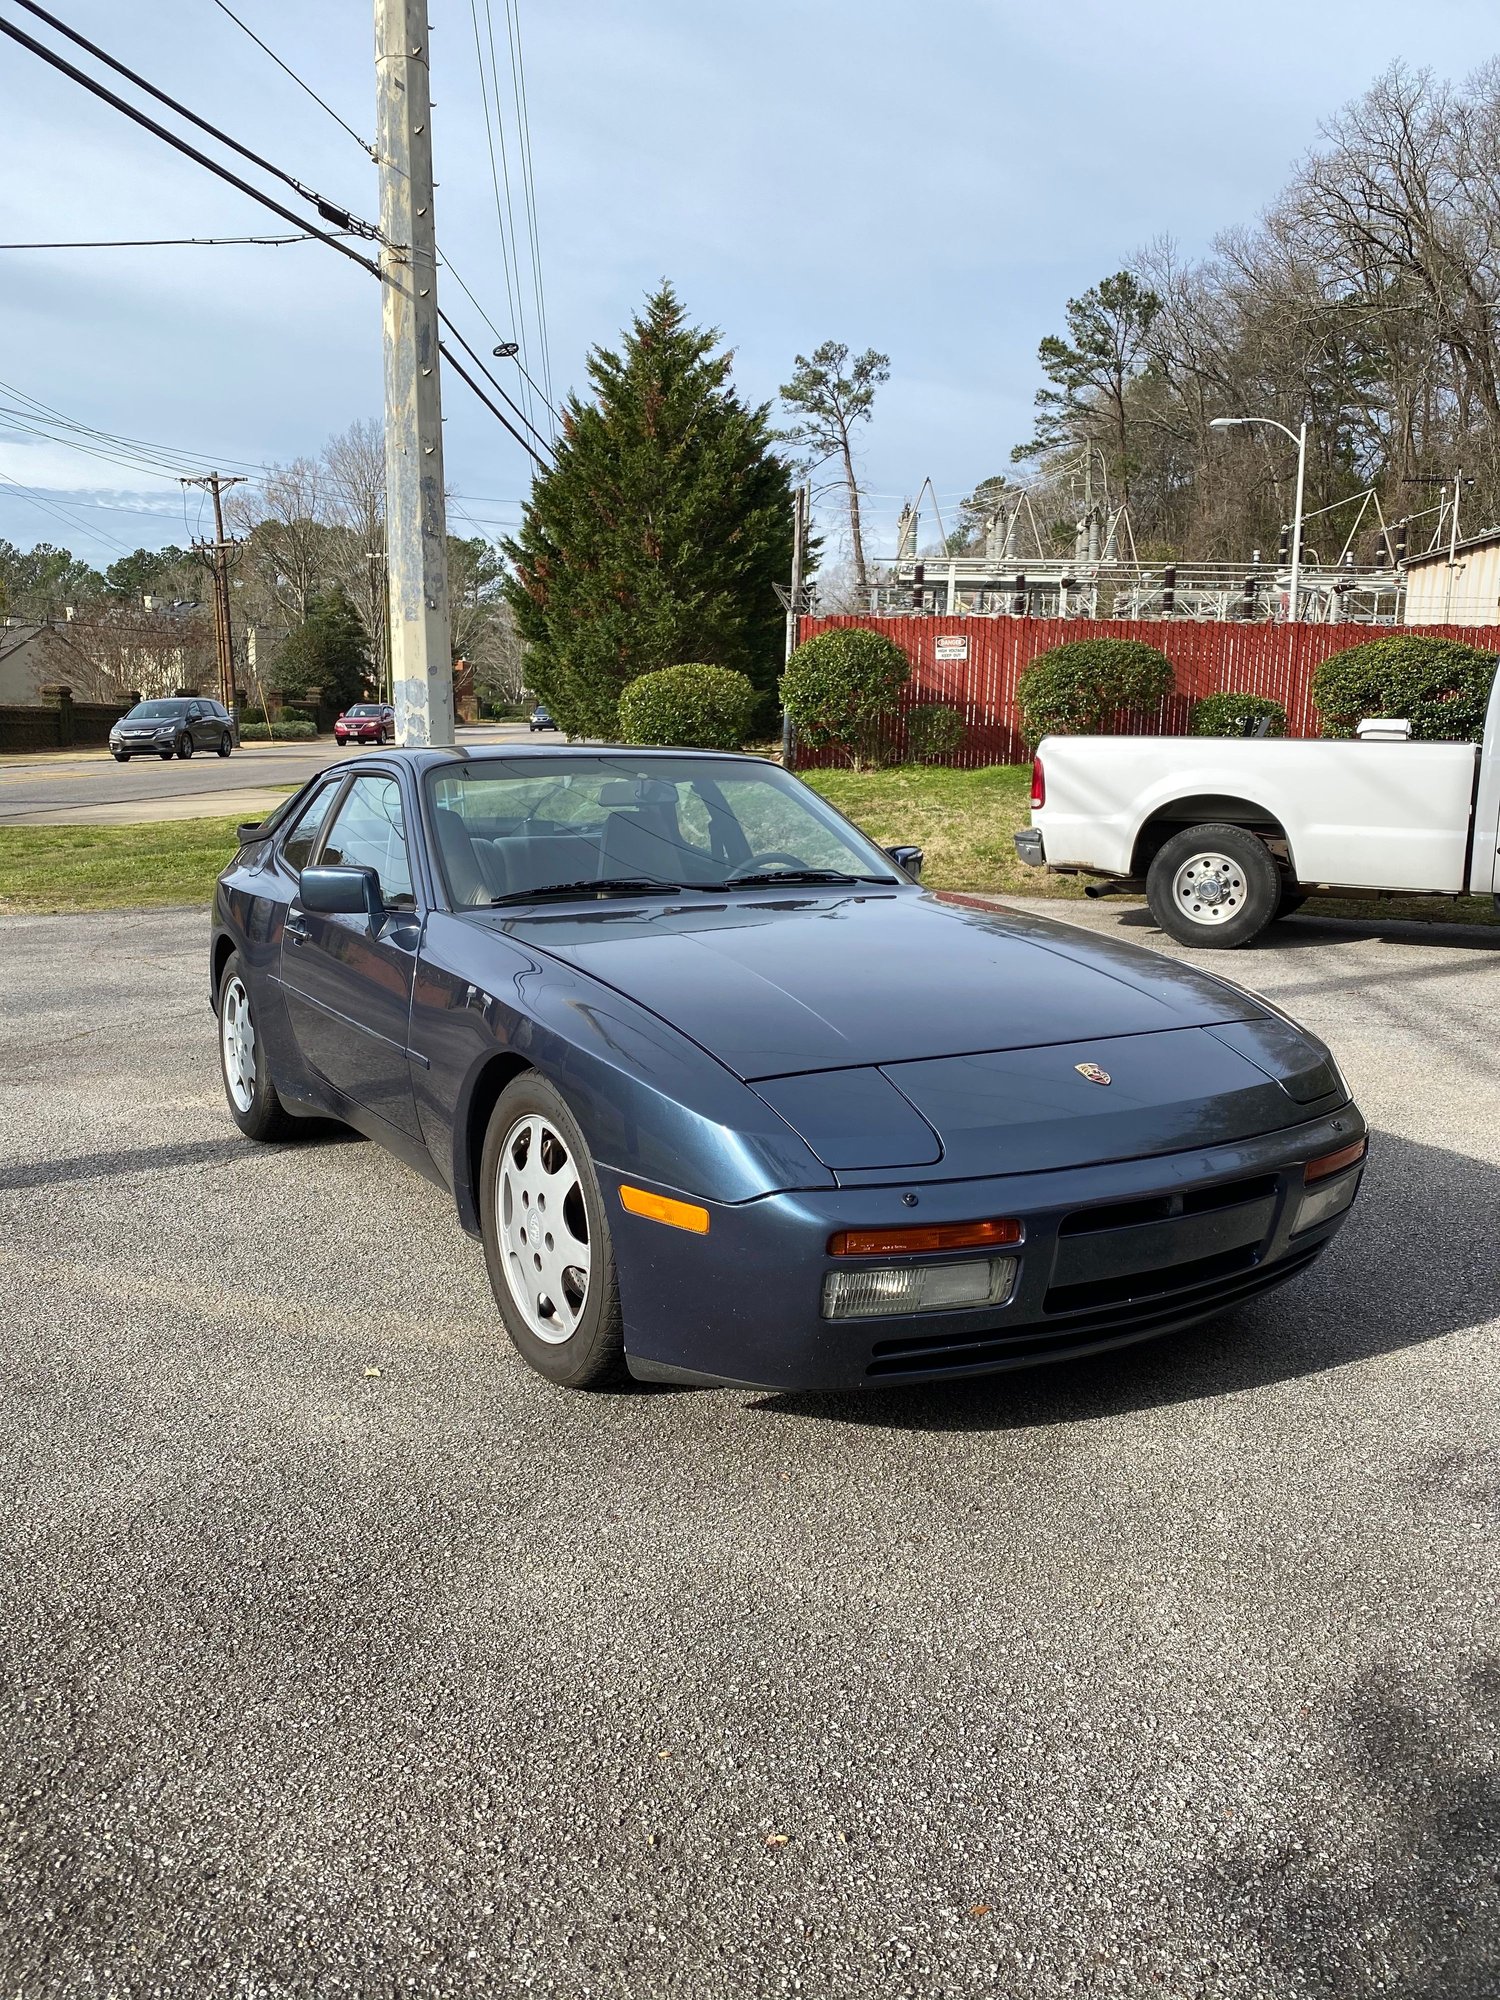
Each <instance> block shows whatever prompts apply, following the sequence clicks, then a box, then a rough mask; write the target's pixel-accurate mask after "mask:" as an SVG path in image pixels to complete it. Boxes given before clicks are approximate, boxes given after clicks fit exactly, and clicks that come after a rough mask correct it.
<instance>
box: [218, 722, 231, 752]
mask: <svg viewBox="0 0 1500 2000" xmlns="http://www.w3.org/2000/svg"><path fill="white" fill-rule="evenodd" d="M233 748H234V738H233V737H232V736H231V735H230V733H229V731H228V730H227V729H226V730H225V731H224V734H223V735H222V736H221V737H220V738H219V755H220V756H221V757H227V756H228V755H229V753H230V751H231V750H233Z"/></svg>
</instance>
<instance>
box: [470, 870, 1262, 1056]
mask: <svg viewBox="0 0 1500 2000" xmlns="http://www.w3.org/2000/svg"><path fill="white" fill-rule="evenodd" d="M491 921H493V922H497V923H503V924H504V926H505V928H506V929H507V930H508V931H510V932H511V933H512V934H513V935H516V936H518V937H521V938H524V939H526V940H527V941H528V942H529V943H531V944H533V945H535V946H536V947H537V948H538V949H540V950H542V951H545V952H547V953H549V954H550V955H552V956H553V957H556V958H560V959H563V960H565V961H566V962H567V963H569V964H571V965H574V966H576V967H578V968H579V970H581V971H583V972H586V973H588V974H589V975H590V976H591V977H592V978H594V979H597V980H600V981H602V982H603V984H605V985H607V986H611V987H613V988H614V989H615V990H616V991H617V992H620V993H624V994H627V995H628V996H629V997H630V998H631V999H632V1000H635V1001H637V1002H638V1003H639V1004H640V1005H641V1006H643V1007H647V1008H649V1009H650V1010H651V1012H652V1013H654V1014H658V1015H660V1016H661V1018H662V1019H663V1020H666V1021H669V1022H670V1023H671V1024H672V1025H673V1026H674V1027H676V1028H677V1029H679V1030H680V1031H681V1032H682V1033H683V1034H685V1035H688V1036H690V1037H691V1038H692V1040H693V1041H695V1042H697V1043H698V1044H699V1045H700V1047H702V1048H705V1049H707V1050H708V1051H709V1052H710V1053H711V1054H713V1055H714V1056H716V1057H717V1058H718V1059H719V1060H720V1061H721V1062H722V1063H724V1064H725V1065H726V1066H727V1067H728V1068H730V1069H732V1070H733V1071H734V1072H735V1074H736V1075H738V1076H740V1077H742V1078H744V1079H745V1080H746V1081H753V1080H755V1079H757V1078H761V1077H773V1076H789V1075H794V1074H802V1073H806V1072H809V1071H817V1070H831V1069H854V1068H859V1067H862V1066H865V1065H869V1064H877V1063H890V1062H912V1061H917V1060H921V1059H933V1058H937V1057H943V1056H956V1055H968V1054H973V1053H977V1052H984V1051H996V1050H1012V1049H1025V1048H1036V1047H1040V1046H1042V1045H1044V1044H1048V1043H1061V1042H1075V1041H1082V1040H1086V1039H1088V1038H1090V1037H1096V1036H1106V1035H1110V1036H1113V1035H1134V1034H1149V1033H1152V1032H1155V1031H1160V1030H1166V1029H1175V1028H1188V1027H1206V1026H1210V1025H1212V1024H1213V1023H1216V1022H1226V1021H1246V1020H1257V1019H1263V1018H1266V1017H1267V1016H1268V1010H1267V1009H1266V1008H1265V1007H1263V1006H1262V1005H1261V1003H1260V1002H1259V1001H1257V1000H1255V999H1252V998H1251V996H1250V995H1249V994H1246V993H1242V992H1240V991H1239V990H1238V989H1237V988H1235V987H1232V986H1230V985H1228V984H1227V983H1226V982H1224V981H1222V980H1219V979H1214V978H1210V977H1208V976H1207V975H1205V974H1203V973H1200V972H1196V971H1194V970H1193V969H1192V968H1191V967H1188V966H1184V965H1182V964H1180V963H1178V962H1177V961H1175V960H1171V959H1166V958H1162V957H1159V956H1158V955H1157V954H1156V953H1154V952H1147V951H1145V950H1142V949H1141V948H1139V947H1137V946H1130V945H1120V944H1117V943H1115V942H1113V941H1112V940H1109V939H1104V938H1097V937H1094V936H1092V935H1091V934H1090V933H1088V932H1085V931H1082V930H1076V929H1074V928H1072V927H1071V926H1068V925H1064V924H1056V923H1050V922H1048V921H1047V920H1046V919H1044V918H1038V917H1031V916H1026V915H1022V914H1020V913H1018V912H1013V911H1010V910H999V909H997V910H994V911H990V910H980V909H976V908H972V907H968V906H960V905H956V904H950V903H944V902H941V901H939V900H938V898H937V897H935V896H932V895H917V894H913V893H911V892H892V893H887V894H880V893H878V892H877V893H873V894H859V895H849V896H832V895H829V894H828V893H827V892H826V891H825V892H822V893H819V894H815V895H795V896H794V895H791V894H788V895H787V896H786V897H777V898H776V899H775V900H770V899H768V898H766V897H763V896H754V897H751V896H746V897H743V898H734V897H732V898H729V899H728V900H726V901H725V902H723V903H712V904H706V905H703V906H700V907H692V906H689V907H686V908H683V907H680V906H673V907H669V908H664V909H656V910H653V909H645V910H642V909H640V908H637V907H629V908H621V907H620V906H619V905H614V904H600V905H597V906H596V908H595V909H594V910H591V911H589V912H588V913H586V914H582V913H579V912H576V911H575V912H571V913H567V914H563V913H559V914H557V915H556V916H552V915H545V916H544V915H541V914H533V913H532V912H530V911H528V912H526V913H525V914H524V915H519V914H516V913H512V912H506V913H505V914H504V915H503V916H502V914H501V912H499V911H496V912H495V914H494V917H493V918H492V919H491Z"/></svg>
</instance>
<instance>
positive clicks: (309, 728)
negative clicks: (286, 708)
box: [240, 715, 318, 743]
mask: <svg viewBox="0 0 1500 2000" xmlns="http://www.w3.org/2000/svg"><path fill="white" fill-rule="evenodd" d="M317 733H318V732H317V728H316V726H315V725H314V724H313V723H311V722H308V721H307V720H306V719H305V718H304V717H302V716H300V715H297V716H283V717H281V718H280V719H279V720H278V721H277V723H276V726H275V728H274V729H272V728H268V727H267V725H266V724H265V723H264V722H242V723H241V724H240V741H241V743H311V742H312V741H313V740H314V738H315V737H316V736H317Z"/></svg>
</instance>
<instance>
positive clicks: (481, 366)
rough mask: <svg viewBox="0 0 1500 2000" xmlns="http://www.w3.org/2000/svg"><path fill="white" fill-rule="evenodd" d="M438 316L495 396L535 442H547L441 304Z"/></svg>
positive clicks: (543, 443) (542, 443)
mask: <svg viewBox="0 0 1500 2000" xmlns="http://www.w3.org/2000/svg"><path fill="white" fill-rule="evenodd" d="M438 318H439V319H440V320H441V321H442V322H443V325H444V326H445V327H447V329H448V331H449V332H450V333H451V334H452V335H453V338H454V339H455V340H456V341H457V342H458V344H459V346H460V347H461V348H462V349H463V350H464V352H465V354H467V355H468V357H469V359H470V360H471V361H472V362H473V363H474V365H475V367H477V368H478V370H479V372H480V373H481V374H482V375H483V376H484V378H485V380H486V381H487V382H488V383H489V384H490V386H491V388H492V389H493V390H494V391H495V394H496V395H497V396H500V397H502V398H503V399H504V401H505V402H507V403H509V404H510V407H511V408H512V409H513V410H514V411H515V413H516V415H517V416H518V417H519V418H520V419H521V422H522V423H523V424H525V426H526V428H527V429H528V430H529V431H530V432H531V434H532V436H533V437H534V438H535V439H536V441H537V443H538V444H540V445H543V446H545V445H546V443H547V440H546V438H545V437H544V436H543V435H542V433H541V432H540V431H539V430H538V429H537V427H536V425H535V424H534V423H533V422H532V421H531V419H530V417H528V416H527V415H526V413H525V411H524V410H522V409H521V408H520V407H519V406H518V405H517V404H516V403H515V402H514V401H512V399H511V398H510V397H509V396H508V395H506V392H505V391H504V389H502V388H501V386H500V384H499V383H498V382H497V381H496V380H495V378H494V375H493V374H492V373H491V372H490V369H489V368H488V366H487V365H486V364H485V362H484V361H482V360H481V359H480V357H479V355H477V354H476V353H475V352H474V350H473V348H472V347H470V345H469V343H468V341H467V340H465V339H464V337H463V335H462V334H461V333H460V332H459V330H458V328H457V327H456V326H455V325H454V324H453V322H452V320H451V319H449V317H448V315H447V314H446V313H445V312H444V311H443V309H442V307H441V306H439V307H438Z"/></svg>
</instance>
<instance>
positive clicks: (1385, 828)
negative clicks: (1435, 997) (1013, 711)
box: [1015, 677, 1500, 949]
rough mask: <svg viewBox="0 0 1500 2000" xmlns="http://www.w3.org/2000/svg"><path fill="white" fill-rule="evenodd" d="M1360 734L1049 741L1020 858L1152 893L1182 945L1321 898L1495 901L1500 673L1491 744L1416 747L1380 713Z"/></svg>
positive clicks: (1241, 930) (1226, 941) (1228, 937)
mask: <svg viewBox="0 0 1500 2000" xmlns="http://www.w3.org/2000/svg"><path fill="white" fill-rule="evenodd" d="M1359 727H1360V740H1358V741H1355V742H1344V743H1325V742H1293V741H1289V740H1286V739H1283V738H1261V739H1258V740H1257V739H1242V738H1234V737H1229V738H1221V737H1208V736H1188V737H1182V736H1046V737H1043V739H1042V741H1041V743H1040V744H1039V745H1038V747H1037V756H1036V763H1035V764H1034V766H1033V768H1032V780H1031V825H1030V826H1029V827H1027V828H1023V829H1022V831H1021V832H1019V833H1018V834H1017V835H1016V837H1015V838H1016V850H1017V852H1018V853H1019V854H1020V857H1021V859H1022V860H1023V861H1026V862H1029V863H1031V864H1032V866H1034V867H1041V866H1043V865H1045V866H1047V867H1050V868H1055V869H1057V870H1059V871H1060V872H1062V873H1065V874H1082V875H1098V876H1102V877H1106V878H1114V879H1115V880H1116V881H1118V882H1122V883H1125V884H1128V885H1131V886H1137V887H1140V886H1143V887H1144V888H1145V891H1146V897H1147V900H1148V902H1149V903H1150V905H1151V912H1152V915H1153V916H1154V917H1155V918H1156V921H1157V922H1158V923H1159V924H1160V925H1161V927H1162V929H1163V930H1164V931H1167V932H1169V933H1170V934H1171V935H1172V936H1173V937H1175V938H1179V939H1180V940H1181V941H1182V942H1183V943H1185V944H1196V945H1204V946H1208V947H1218V948H1221V949H1222V948H1226V947H1231V946H1234V945H1243V944H1248V943H1249V942H1250V940H1251V939H1252V938H1254V937H1258V936H1259V934H1260V933H1261V931H1262V930H1264V928H1265V927H1266V925H1267V924H1268V923H1270V922H1271V920H1272V919H1273V918H1274V917H1276V916H1283V915H1286V914H1288V913H1289V912H1290V911H1292V910H1293V909H1296V908H1298V907H1299V906H1300V905H1301V904H1302V903H1303V902H1304V901H1305V900H1306V898H1307V896H1308V895H1309V894H1311V893H1313V892H1314V891H1316V890H1324V889H1331V890H1335V891H1337V890H1347V889H1386V890H1395V891H1398V892H1399V893H1401V894H1403V895H1423V894H1426V895H1440V896H1458V895H1463V894H1465V893H1467V894H1469V895H1472V896H1489V895H1495V896H1496V899H1497V900H1496V907H1497V908H1500V851H1497V850H1500V677H1497V679H1496V681H1495V684H1494V686H1493V687H1492V688H1491V690H1490V698H1489V707H1488V712H1487V715H1486V718H1485V728H1484V742H1483V744H1482V745H1481V744H1478V743H1413V742H1411V741H1410V740H1409V737H1410V728H1409V725H1408V723H1407V722H1406V721H1404V720H1402V719H1400V718H1395V719H1383V718H1372V719H1371V720H1370V721H1368V722H1363V723H1361V724H1360V726H1359Z"/></svg>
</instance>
